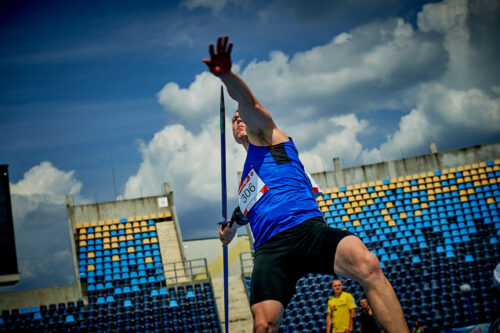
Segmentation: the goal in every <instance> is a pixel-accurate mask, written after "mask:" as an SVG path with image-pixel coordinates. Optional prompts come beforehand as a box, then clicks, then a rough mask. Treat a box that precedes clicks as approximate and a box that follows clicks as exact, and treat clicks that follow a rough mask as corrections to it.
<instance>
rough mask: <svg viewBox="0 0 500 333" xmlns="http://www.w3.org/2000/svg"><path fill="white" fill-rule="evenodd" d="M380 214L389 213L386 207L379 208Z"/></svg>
mask: <svg viewBox="0 0 500 333" xmlns="http://www.w3.org/2000/svg"><path fill="white" fill-rule="evenodd" d="M380 215H384V216H385V215H389V212H388V211H387V209H382V210H380Z"/></svg>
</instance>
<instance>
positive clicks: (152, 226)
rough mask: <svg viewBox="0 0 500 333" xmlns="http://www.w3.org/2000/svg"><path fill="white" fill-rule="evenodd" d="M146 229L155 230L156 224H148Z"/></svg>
mask: <svg viewBox="0 0 500 333" xmlns="http://www.w3.org/2000/svg"><path fill="white" fill-rule="evenodd" d="M148 231H156V225H150V226H148Z"/></svg>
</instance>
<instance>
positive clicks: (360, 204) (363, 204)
mask: <svg viewBox="0 0 500 333" xmlns="http://www.w3.org/2000/svg"><path fill="white" fill-rule="evenodd" d="M368 199H369V198H368ZM358 204H359V207H364V206H366V201H365V200H361V201H359V202H358Z"/></svg>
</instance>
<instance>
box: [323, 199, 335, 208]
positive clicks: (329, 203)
mask: <svg viewBox="0 0 500 333" xmlns="http://www.w3.org/2000/svg"><path fill="white" fill-rule="evenodd" d="M325 204H326V205H327V206H331V205H333V200H332V199H328V200H326V201H325Z"/></svg>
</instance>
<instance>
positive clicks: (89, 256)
mask: <svg viewBox="0 0 500 333" xmlns="http://www.w3.org/2000/svg"><path fill="white" fill-rule="evenodd" d="M87 258H88V259H91V258H95V253H94V252H87Z"/></svg>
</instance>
